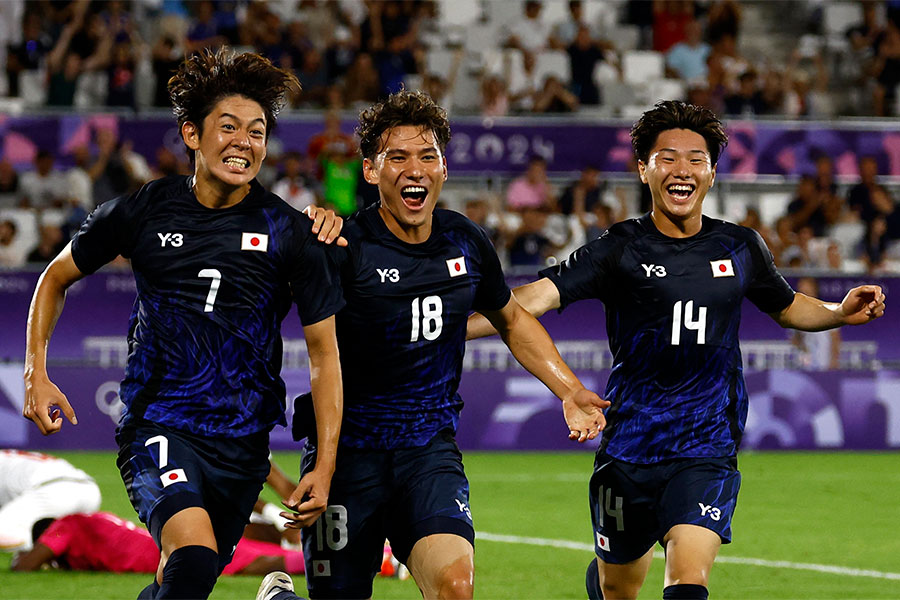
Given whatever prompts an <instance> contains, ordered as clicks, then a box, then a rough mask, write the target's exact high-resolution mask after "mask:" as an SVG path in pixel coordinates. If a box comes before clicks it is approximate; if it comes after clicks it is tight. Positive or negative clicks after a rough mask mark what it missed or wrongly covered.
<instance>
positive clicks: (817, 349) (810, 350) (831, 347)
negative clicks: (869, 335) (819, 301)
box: [791, 277, 841, 371]
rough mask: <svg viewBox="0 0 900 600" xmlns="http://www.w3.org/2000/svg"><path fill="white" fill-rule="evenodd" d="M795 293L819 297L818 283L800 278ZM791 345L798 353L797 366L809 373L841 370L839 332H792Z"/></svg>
mask: <svg viewBox="0 0 900 600" xmlns="http://www.w3.org/2000/svg"><path fill="white" fill-rule="evenodd" d="M796 291H798V292H800V293H801V294H806V295H807V296H812V297H814V298H818V297H819V282H818V281H817V280H816V278H815V277H801V278H800V279H798V280H797V286H796ZM791 343H792V344H793V345H794V347H795V348H797V350H798V352H799V364H798V365H797V366H799V367H800V368H801V369H807V370H810V371H826V370H829V369H839V368H841V331H840V329H831V330H829V331H794V332H793V335H792V336H791Z"/></svg>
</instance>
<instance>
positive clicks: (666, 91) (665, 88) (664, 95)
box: [650, 79, 685, 103]
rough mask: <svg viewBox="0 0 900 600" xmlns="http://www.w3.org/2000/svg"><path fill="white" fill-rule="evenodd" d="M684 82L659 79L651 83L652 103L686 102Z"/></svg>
mask: <svg viewBox="0 0 900 600" xmlns="http://www.w3.org/2000/svg"><path fill="white" fill-rule="evenodd" d="M684 87H685V86H684V82H683V81H682V80H680V79H658V80H656V81H653V82H651V83H650V102H651V103H655V102H656V101H658V100H684V96H685V89H684Z"/></svg>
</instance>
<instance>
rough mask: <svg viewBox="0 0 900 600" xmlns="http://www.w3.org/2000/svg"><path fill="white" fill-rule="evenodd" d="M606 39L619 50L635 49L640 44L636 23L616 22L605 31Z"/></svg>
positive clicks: (639, 33) (639, 32) (639, 34)
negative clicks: (616, 23)
mask: <svg viewBox="0 0 900 600" xmlns="http://www.w3.org/2000/svg"><path fill="white" fill-rule="evenodd" d="M606 37H607V39H608V40H609V41H610V42H612V44H613V45H614V46H615V47H616V50H618V51H619V52H628V51H632V50H637V49H638V46H639V45H640V40H641V31H640V29H639V28H638V26H637V25H624V24H621V23H620V24H618V25H616V26H615V27H610V28H609V30H608V31H607V32H606Z"/></svg>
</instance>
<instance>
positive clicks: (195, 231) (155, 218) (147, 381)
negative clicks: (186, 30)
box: [23, 48, 344, 598]
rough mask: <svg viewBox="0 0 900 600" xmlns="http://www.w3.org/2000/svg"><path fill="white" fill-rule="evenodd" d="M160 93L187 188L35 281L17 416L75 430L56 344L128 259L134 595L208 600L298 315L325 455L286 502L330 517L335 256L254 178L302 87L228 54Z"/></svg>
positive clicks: (72, 248)
mask: <svg viewBox="0 0 900 600" xmlns="http://www.w3.org/2000/svg"><path fill="white" fill-rule="evenodd" d="M168 88H169V94H170V97H171V98H172V103H173V106H174V112H175V115H176V117H177V118H178V126H179V130H180V133H181V136H182V140H183V141H184V143H185V145H186V146H187V148H188V151H189V153H190V154H191V155H192V156H193V159H194V165H195V169H194V174H193V176H191V177H186V176H172V177H167V178H164V179H159V180H156V181H152V182H150V183H148V184H147V185H145V186H144V187H143V188H141V189H140V190H139V191H138V192H136V193H134V194H131V195H129V196H122V197H119V198H115V199H112V200H109V201H108V202H105V203H104V204H101V205H100V206H99V207H97V209H96V210H95V211H94V212H93V213H92V214H91V215H90V216H89V217H88V218H87V220H86V221H85V223H84V224H83V225H82V227H81V230H80V231H79V232H78V233H77V234H76V235H75V237H74V239H73V240H72V242H71V243H70V244H69V245H68V246H67V247H66V248H65V249H64V250H63V251H62V252H61V253H60V254H59V256H57V257H56V258H55V259H54V260H53V262H52V263H51V264H50V265H49V266H48V267H47V269H46V270H45V271H44V273H43V274H42V275H41V277H40V280H39V282H38V285H37V289H36V290H35V294H34V299H33V301H32V306H31V310H30V312H29V315H28V328H27V349H26V357H25V389H26V395H25V407H24V411H23V412H24V415H25V417H27V418H29V419H31V420H33V421H34V422H35V424H37V426H38V427H39V428H40V430H41V432H42V433H43V434H45V435H47V434H52V433H56V432H57V431H59V430H60V428H61V427H62V421H63V419H62V416H61V415H60V414H59V413H60V412H62V414H63V415H65V417H66V418H67V419H68V420H69V421H70V422H71V423H72V424H73V425H74V424H75V423H76V419H75V412H74V411H73V409H72V407H71V405H70V404H69V402H68V400H67V399H66V397H65V395H63V394H62V392H60V390H59V389H58V388H57V387H56V386H55V385H54V384H53V383H52V382H51V381H50V378H49V375H48V373H47V366H46V363H47V346H48V343H49V340H50V334H51V332H52V330H53V327H54V325H55V323H56V320H57V318H58V317H59V315H60V312H61V311H62V307H63V302H64V299H65V294H66V289H67V288H68V287H69V286H70V285H72V284H73V283H75V282H76V281H77V280H78V279H80V278H82V277H84V276H85V275H87V274H90V273H93V272H94V271H96V270H97V269H99V268H100V267H102V266H103V265H104V264H106V263H108V262H109V261H111V260H112V259H114V258H115V257H116V256H118V255H122V256H124V257H126V258H129V259H130V260H131V265H132V269H133V271H134V276H135V281H136V284H137V298H136V300H135V304H134V309H133V311H132V315H131V320H130V324H129V331H128V348H129V353H128V361H127V363H126V367H125V379H124V380H123V381H122V384H121V387H120V390H119V397H120V398H121V400H122V402H123V403H124V409H123V412H122V416H121V419H120V421H119V427H118V429H117V431H116V441H117V442H118V444H119V455H118V460H117V464H118V467H119V470H120V472H121V475H122V479H123V481H124V482H125V487H126V489H127V490H128V496H129V499H130V500H131V502H132V504H133V506H134V508H135V510H136V511H137V512H138V515H139V516H140V519H141V521H143V522H144V523H145V524H146V525H147V528H148V530H149V531H150V534H151V535H152V536H153V539H154V541H155V542H156V544H157V546H158V547H159V549H160V552H161V560H160V562H159V569H158V571H157V574H156V578H155V580H154V581H153V583H151V584H150V585H149V586H147V587H146V588H145V589H144V590H143V591H142V592H141V593H140V597H141V598H206V597H207V596H209V594H210V592H211V591H212V589H213V586H214V585H215V582H216V578H217V577H218V575H219V574H220V573H221V572H222V570H223V569H224V568H225V566H226V565H228V563H229V562H230V561H231V559H232V555H233V552H234V548H235V545H236V544H237V542H238V540H239V539H240V537H241V534H242V533H243V530H244V526H245V525H246V524H247V522H248V520H249V516H250V513H251V511H252V509H253V505H254V503H255V502H256V500H257V498H258V496H259V492H260V490H261V489H262V485H263V482H264V481H265V479H266V475H267V474H268V473H269V459H268V455H269V431H270V430H271V429H272V427H273V426H274V425H275V424H276V423H281V424H285V418H284V397H285V386H284V382H283V381H282V380H281V377H280V370H281V356H282V342H281V331H280V328H281V321H282V320H283V319H284V317H285V316H286V315H287V313H288V312H289V310H290V308H291V304H292V303H296V305H297V309H298V312H299V315H300V320H301V322H302V323H303V326H304V327H303V329H304V334H305V337H306V344H307V347H308V349H309V362H310V383H311V386H312V389H313V391H314V392H315V400H316V404H315V426H314V428H315V429H316V430H317V434H318V437H319V440H320V452H319V455H318V460H317V462H316V464H315V465H314V466H313V467H312V468H310V469H309V471H308V472H307V473H306V475H305V476H304V477H303V479H302V480H301V481H300V482H299V485H298V486H297V488H296V489H295V490H294V493H293V495H292V496H291V497H290V498H289V499H288V504H289V505H292V506H293V507H294V508H295V509H296V513H297V515H298V517H297V518H298V519H299V520H300V522H302V523H304V524H308V523H312V522H313V521H315V519H316V518H317V517H318V516H319V514H321V512H322V511H323V510H324V509H325V506H326V503H327V498H328V489H329V485H330V479H331V473H332V471H333V470H334V463H335V452H336V448H337V440H338V433H339V431H340V421H341V405H342V396H341V376H340V362H339V359H338V351H337V343H336V338H335V326H334V314H335V313H336V312H337V311H338V310H339V309H340V308H341V307H342V306H343V304H344V301H343V298H342V294H341V289H340V281H339V280H338V277H337V275H338V274H337V268H336V263H335V262H334V261H333V260H331V259H330V258H329V255H330V254H332V253H334V252H335V251H336V250H335V249H334V248H330V247H327V246H325V245H324V244H321V243H319V241H318V240H317V239H316V235H315V234H314V233H313V229H314V227H317V226H321V223H319V222H317V223H316V224H313V223H311V222H310V219H309V218H308V217H307V216H304V215H302V214H301V213H299V212H297V211H295V210H294V209H292V208H291V207H290V206H288V204H287V203H285V202H284V201H283V200H282V199H281V198H279V197H278V196H275V195H274V194H271V193H269V192H267V191H266V190H265V189H263V188H262V186H260V184H259V183H258V182H257V181H256V175H257V173H258V172H259V169H260V167H261V165H262V162H263V160H264V159H265V156H266V144H267V141H268V139H269V134H270V133H271V131H272V128H273V127H274V126H275V119H276V116H277V114H278V112H279V110H280V109H281V107H282V106H283V105H284V102H285V100H286V96H287V94H289V93H290V92H291V91H292V90H298V89H299V83H298V81H297V78H296V77H295V76H294V75H293V74H291V73H289V72H288V71H285V70H282V69H279V68H276V67H275V66H274V65H272V63H271V62H269V61H268V60H267V59H265V58H263V57H261V56H259V55H256V54H251V53H245V54H234V53H232V52H231V51H230V50H228V49H226V48H223V49H220V50H218V51H217V52H216V53H212V52H210V51H204V52H201V53H198V54H194V55H192V56H191V57H190V58H188V59H187V60H186V61H184V62H183V63H182V65H181V66H180V68H179V69H178V71H177V73H176V74H175V75H174V76H173V77H172V79H170V80H169V84H168ZM321 236H322V234H320V237H321ZM324 237H325V238H327V237H328V235H325V236H324ZM326 241H327V240H326ZM99 318H103V316H102V315H99Z"/></svg>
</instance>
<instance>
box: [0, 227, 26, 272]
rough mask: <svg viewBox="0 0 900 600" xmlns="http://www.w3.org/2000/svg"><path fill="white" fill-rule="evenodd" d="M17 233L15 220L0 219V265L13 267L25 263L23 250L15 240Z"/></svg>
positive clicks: (8, 267)
mask: <svg viewBox="0 0 900 600" xmlns="http://www.w3.org/2000/svg"><path fill="white" fill-rule="evenodd" d="M18 233H19V228H18V227H17V226H16V222H15V221H12V220H10V219H6V220H3V221H0V267H3V268H5V269H15V268H18V267H21V266H22V265H24V264H25V252H23V250H22V247H21V244H19V243H17V240H16V237H17V235H18Z"/></svg>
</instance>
